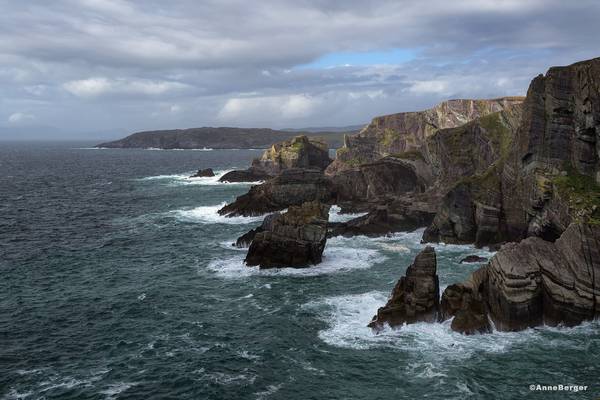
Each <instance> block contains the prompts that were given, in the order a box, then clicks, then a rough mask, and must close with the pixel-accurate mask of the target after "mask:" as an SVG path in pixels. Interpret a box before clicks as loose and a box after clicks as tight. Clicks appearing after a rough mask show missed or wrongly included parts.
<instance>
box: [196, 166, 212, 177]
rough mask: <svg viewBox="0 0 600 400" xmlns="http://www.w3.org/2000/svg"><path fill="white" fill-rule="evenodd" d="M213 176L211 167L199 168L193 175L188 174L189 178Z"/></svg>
mask: <svg viewBox="0 0 600 400" xmlns="http://www.w3.org/2000/svg"><path fill="white" fill-rule="evenodd" d="M212 176H215V173H214V171H213V170H212V168H206V169H199V170H198V172H196V173H195V174H194V175H192V176H190V178H205V177H212Z"/></svg>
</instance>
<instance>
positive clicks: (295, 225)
mask: <svg viewBox="0 0 600 400" xmlns="http://www.w3.org/2000/svg"><path fill="white" fill-rule="evenodd" d="M267 219H268V222H267ZM328 219H329V206H328V205H325V204H322V203H320V202H318V201H313V202H306V203H304V204H302V205H301V206H290V207H289V209H288V211H287V212H286V213H283V214H275V215H274V216H268V217H267V218H266V219H265V223H264V224H263V229H264V230H263V231H262V232H258V233H256V234H255V236H254V239H253V240H252V244H250V248H249V249H248V255H247V256H246V260H245V262H246V264H247V265H248V266H256V265H258V266H260V268H283V267H292V268H304V267H308V266H310V265H315V264H319V263H320V262H321V256H322V254H323V250H324V249H325V243H326V241H327V222H328Z"/></svg>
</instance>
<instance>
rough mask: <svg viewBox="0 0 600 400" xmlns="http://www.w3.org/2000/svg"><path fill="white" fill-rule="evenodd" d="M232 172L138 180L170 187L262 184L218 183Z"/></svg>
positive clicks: (187, 174)
mask: <svg viewBox="0 0 600 400" xmlns="http://www.w3.org/2000/svg"><path fill="white" fill-rule="evenodd" d="M231 171H233V170H232V169H227V170H221V171H215V176H201V177H197V178H192V177H191V175H193V174H194V171H190V172H187V173H185V174H171V175H156V176H147V177H145V178H140V179H138V180H139V181H161V182H162V183H164V184H166V185H170V186H182V185H205V186H216V185H249V184H253V185H258V184H260V183H262V182H259V181H257V182H219V179H221V178H222V177H223V176H224V175H225V174H226V173H228V172H231Z"/></svg>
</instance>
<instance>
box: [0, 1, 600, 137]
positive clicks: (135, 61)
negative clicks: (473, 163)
mask: <svg viewBox="0 0 600 400" xmlns="http://www.w3.org/2000/svg"><path fill="white" fill-rule="evenodd" d="M0 10H2V12H1V13H0V139H4V140H15V139H48V140H50V139H82V140H83V139H90V140H91V139H110V138H118V137H122V136H125V135H126V134H129V133H131V132H134V131H140V130H153V129H170V128H188V127H199V126H239V127H270V128H301V127H306V126H311V127H314V126H346V125H354V124H363V123H367V122H368V121H369V120H370V119H371V118H373V117H374V116H377V115H384V114H390V113H395V112H402V111H416V110H421V109H425V108H428V107H431V106H433V105H435V104H436V103H438V102H440V101H443V100H447V99H450V98H492V97H499V96H505V95H524V94H525V93H526V91H527V87H528V85H529V82H530V81H531V79H532V78H533V77H535V76H536V75H538V74H540V73H545V71H546V70H547V69H548V68H549V67H551V66H553V65H568V64H571V63H573V62H576V61H580V60H584V59H589V58H594V57H599V56H600V46H598V38H600V23H599V22H598V21H600V1H598V0H577V1H562V0H561V1H555V0H543V1H541V0H453V1H448V0H441V1H440V0H429V1H427V0H420V1H412V0H406V1H362V0H361V1H354V0H344V1H341V0H329V1H325V0H290V1H286V0H281V1H270V0H261V1H252V2H250V1H241V0H217V1H212V0H204V1H197V0H172V1H168V2H167V1H162V0H144V1H134V0H53V1H47V0H26V1H23V0H0Z"/></svg>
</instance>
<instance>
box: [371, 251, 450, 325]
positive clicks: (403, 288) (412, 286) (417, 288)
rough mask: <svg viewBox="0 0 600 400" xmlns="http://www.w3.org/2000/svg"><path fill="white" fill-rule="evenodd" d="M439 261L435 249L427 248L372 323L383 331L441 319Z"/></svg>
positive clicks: (401, 279) (408, 269)
mask: <svg viewBox="0 0 600 400" xmlns="http://www.w3.org/2000/svg"><path fill="white" fill-rule="evenodd" d="M436 271H437V260H436V256H435V250H434V249H433V247H430V246H428V247H426V248H425V249H424V250H423V251H422V252H421V253H419V254H418V255H417V257H415V261H414V262H413V263H412V264H411V265H410V266H409V267H408V268H407V269H406V276H403V277H401V278H400V280H399V281H398V283H397V284H396V286H395V287H394V289H393V290H392V295H391V297H390V299H389V300H388V302H387V303H386V305H385V306H383V307H381V308H379V310H377V315H375V317H373V320H372V321H371V322H370V323H369V326H370V327H371V328H375V329H381V328H383V326H384V325H385V324H389V325H390V326H392V327H393V326H398V325H403V324H405V323H406V324H411V323H415V322H420V321H425V322H435V321H437V319H438V309H439V301H440V292H439V290H440V288H439V281H438V276H437V272H436Z"/></svg>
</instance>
